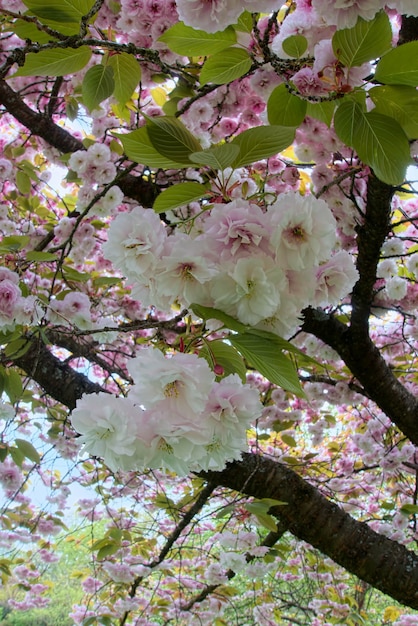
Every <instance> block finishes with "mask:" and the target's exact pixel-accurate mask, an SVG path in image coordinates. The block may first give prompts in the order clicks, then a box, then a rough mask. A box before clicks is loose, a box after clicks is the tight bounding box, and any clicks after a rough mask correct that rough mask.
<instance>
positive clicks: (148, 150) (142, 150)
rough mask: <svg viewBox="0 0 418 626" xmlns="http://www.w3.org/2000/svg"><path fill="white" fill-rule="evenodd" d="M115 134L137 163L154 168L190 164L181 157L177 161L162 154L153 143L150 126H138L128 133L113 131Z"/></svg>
mask: <svg viewBox="0 0 418 626" xmlns="http://www.w3.org/2000/svg"><path fill="white" fill-rule="evenodd" d="M113 136H114V137H117V138H118V139H120V141H121V142H122V145H123V149H124V151H125V154H126V156H127V157H128V158H129V159H131V160H132V161H135V162H136V163H142V164H143V165H147V166H148V167H151V168H154V169H159V168H162V169H178V168H182V167H188V166H190V163H189V162H188V161H186V162H185V163H182V162H181V161H180V159H178V160H177V161H176V160H173V159H168V158H167V157H165V156H163V155H162V154H160V153H159V152H158V151H157V150H156V149H155V148H154V146H153V145H152V143H151V140H150V138H149V135H148V127H145V126H144V127H142V128H138V129H137V130H133V131H132V132H131V133H127V134H126V135H120V134H118V133H113Z"/></svg>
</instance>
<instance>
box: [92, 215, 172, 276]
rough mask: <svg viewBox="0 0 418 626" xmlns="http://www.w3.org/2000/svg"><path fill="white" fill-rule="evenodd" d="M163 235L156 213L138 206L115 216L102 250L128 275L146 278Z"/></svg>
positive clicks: (156, 256) (160, 246)
mask: <svg viewBox="0 0 418 626" xmlns="http://www.w3.org/2000/svg"><path fill="white" fill-rule="evenodd" d="M166 239H167V234H166V231H165V228H164V226H163V224H162V222H161V220H160V218H159V217H158V215H157V214H156V213H154V211H151V210H150V209H144V208H142V207H139V206H138V207H136V208H134V209H133V210H132V211H131V212H130V213H120V214H119V215H118V216H117V217H116V218H115V219H114V221H113V222H112V224H111V225H110V228H109V231H108V240H107V242H106V243H105V244H104V245H103V253H104V255H105V257H106V258H107V259H110V260H111V261H112V262H113V263H114V265H115V267H117V268H118V269H119V270H121V271H122V272H123V273H124V274H125V275H126V276H127V277H128V278H131V279H132V278H133V279H134V280H138V281H140V282H146V278H148V277H149V276H151V275H152V274H153V272H154V269H155V266H156V263H157V261H158V260H159V258H160V256H161V254H162V251H163V247H164V244H165V242H166Z"/></svg>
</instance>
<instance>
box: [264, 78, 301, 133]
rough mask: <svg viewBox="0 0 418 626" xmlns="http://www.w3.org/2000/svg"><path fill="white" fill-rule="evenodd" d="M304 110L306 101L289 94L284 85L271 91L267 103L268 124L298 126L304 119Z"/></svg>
mask: <svg viewBox="0 0 418 626" xmlns="http://www.w3.org/2000/svg"><path fill="white" fill-rule="evenodd" d="M306 109H307V102H306V100H302V99H301V98H298V97H297V96H294V95H293V94H291V93H290V92H289V90H288V89H287V87H286V85H285V83H282V84H281V85H278V86H277V87H275V88H274V89H273V91H272V92H271V94H270V97H269V99H268V102H267V115H268V120H269V123H270V124H275V125H277V126H299V125H300V124H302V122H303V120H304V119H305V115H306Z"/></svg>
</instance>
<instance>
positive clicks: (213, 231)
mask: <svg viewBox="0 0 418 626" xmlns="http://www.w3.org/2000/svg"><path fill="white" fill-rule="evenodd" d="M204 238H205V239H206V238H209V240H210V244H209V247H210V251H211V253H214V254H215V255H216V256H217V257H218V256H221V258H222V260H228V259H230V258H232V257H235V258H236V259H237V258H239V257H241V256H245V255H247V254H248V255H249V254H254V253H256V254H257V253H258V252H259V250H261V249H263V248H264V250H267V249H268V247H267V240H268V231H267V224H266V219H265V214H264V213H263V212H262V211H261V209H260V208H259V207H258V206H257V205H255V204H251V203H249V202H246V201H245V200H233V201H232V202H229V203H228V204H217V205H215V206H214V208H213V209H212V210H211V213H210V215H209V216H208V218H207V219H206V220H205V234H204ZM263 240H264V246H262V245H261V244H262V242H263Z"/></svg>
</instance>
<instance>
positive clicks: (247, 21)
mask: <svg viewBox="0 0 418 626" xmlns="http://www.w3.org/2000/svg"><path fill="white" fill-rule="evenodd" d="M234 29H235V30H238V31H240V32H241V33H251V32H252V30H253V16H252V14H251V13H250V12H249V11H244V12H243V13H241V15H240V16H239V18H238V21H237V23H236V24H234Z"/></svg>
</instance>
